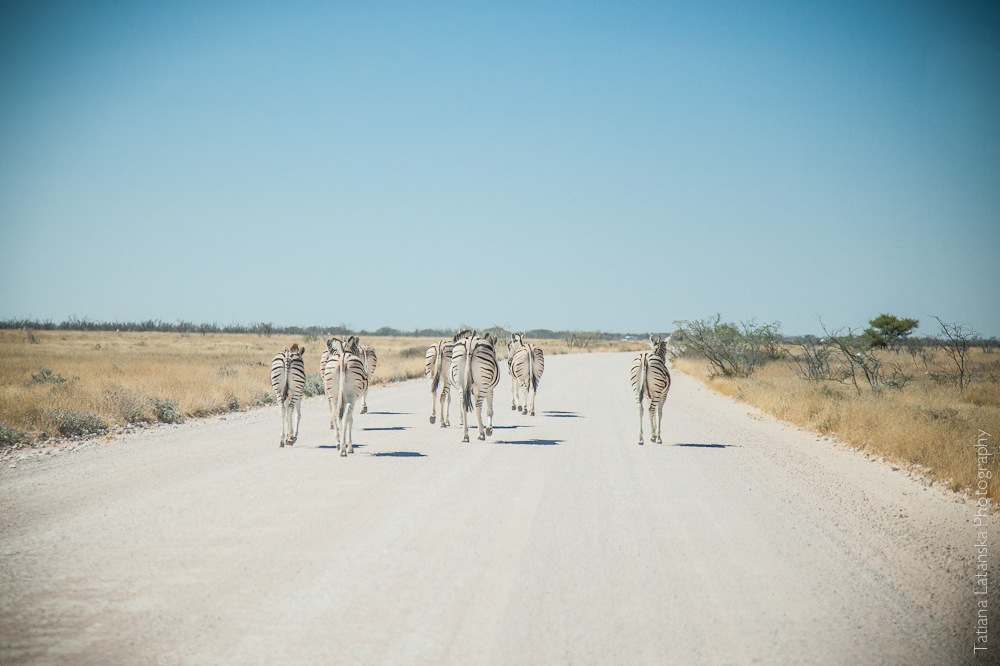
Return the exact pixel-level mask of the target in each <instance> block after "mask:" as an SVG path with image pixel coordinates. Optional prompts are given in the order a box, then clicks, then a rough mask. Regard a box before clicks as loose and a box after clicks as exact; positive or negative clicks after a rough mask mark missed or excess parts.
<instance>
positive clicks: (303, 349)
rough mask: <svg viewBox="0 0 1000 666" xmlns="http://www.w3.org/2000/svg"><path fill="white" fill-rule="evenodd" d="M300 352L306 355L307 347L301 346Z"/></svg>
mask: <svg viewBox="0 0 1000 666" xmlns="http://www.w3.org/2000/svg"><path fill="white" fill-rule="evenodd" d="M299 354H301V355H302V356H305V355H306V348H305V347H299Z"/></svg>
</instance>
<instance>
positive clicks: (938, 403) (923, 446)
mask: <svg viewBox="0 0 1000 666" xmlns="http://www.w3.org/2000/svg"><path fill="white" fill-rule="evenodd" d="M674 367H676V368H677V369H679V370H681V371H682V372H685V373H687V374H691V375H694V376H695V377H697V378H698V379H700V380H701V381H702V382H704V383H705V384H706V385H708V386H709V387H710V388H712V389H714V390H716V391H718V392H719V393H722V394H725V395H729V396H732V397H734V398H736V399H738V400H741V401H743V402H747V403H749V404H751V405H753V406H755V407H757V408H759V409H761V410H762V411H765V412H768V413H770V414H773V415H774V416H776V417H778V418H779V419H782V420H784V421H788V422H790V423H794V424H795V425H798V426H800V427H804V428H808V429H810V430H814V431H816V432H819V433H823V434H826V435H833V436H836V438H837V439H838V440H840V441H842V442H845V443H849V444H851V445H854V446H856V447H859V448H861V449H863V450H865V451H867V452H869V453H871V454H873V455H878V456H884V457H885V458H887V459H888V460H891V461H894V462H896V463H901V464H907V463H912V464H915V465H919V466H921V467H922V468H926V469H924V470H923V471H924V472H925V473H928V474H930V476H931V477H932V478H934V479H937V480H940V481H947V482H948V483H949V485H950V486H951V487H952V488H953V489H956V490H957V489H964V488H970V487H972V485H973V484H974V483H975V481H976V474H977V460H976V458H975V457H974V449H973V444H975V443H976V439H977V437H978V435H979V432H980V430H984V431H986V432H988V433H991V434H992V435H993V436H994V437H993V442H994V443H995V445H996V446H998V447H1000V391H998V386H997V384H996V383H994V382H991V381H985V382H982V383H973V384H972V385H971V386H970V387H969V388H967V389H966V390H965V392H964V395H963V393H961V392H960V391H959V390H958V388H957V387H956V386H955V385H954V384H952V383H950V382H949V383H942V382H938V381H934V379H933V375H932V374H931V373H928V374H927V375H926V376H923V375H922V376H918V377H917V378H916V379H915V380H914V381H912V382H910V383H909V384H907V385H906V386H905V387H904V388H902V389H898V390H883V391H880V392H870V391H866V392H864V393H862V394H861V395H858V394H857V392H856V391H855V390H854V388H853V387H848V386H845V385H842V384H838V383H836V382H807V381H804V380H803V379H801V378H800V377H798V376H796V374H795V372H794V369H793V368H792V367H791V366H790V365H789V364H787V363H771V364H768V365H766V366H764V367H763V368H761V369H760V370H759V371H758V373H757V374H756V375H755V376H754V377H753V378H751V379H732V378H724V377H714V378H710V377H709V374H710V370H709V368H708V365H707V362H705V361H704V360H703V359H691V358H681V359H677V360H675V361H674ZM991 460H992V461H994V462H991V463H990V470H991V471H992V473H993V474H994V475H997V474H1000V461H998V460H997V458H996V457H994V458H991ZM990 495H991V497H992V498H993V499H997V498H998V497H1000V484H991V485H990Z"/></svg>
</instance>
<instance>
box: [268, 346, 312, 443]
mask: <svg viewBox="0 0 1000 666" xmlns="http://www.w3.org/2000/svg"><path fill="white" fill-rule="evenodd" d="M305 353H306V350H305V347H299V346H298V345H297V344H294V345H292V347H291V349H285V350H284V351H283V352H281V353H280V354H277V355H276V356H275V357H274V359H273V360H272V361H271V388H272V389H273V390H274V396H275V397H276V398H277V400H278V405H279V406H280V408H281V439H280V440H279V444H280V446H281V447H284V446H285V444H294V443H295V440H296V439H298V436H299V424H298V420H295V422H294V423H293V417H294V416H296V415H297V416H298V417H299V419H301V418H302V395H303V394H304V393H305V388H306V364H305V362H304V361H303V360H302V357H303V356H304V355H305Z"/></svg>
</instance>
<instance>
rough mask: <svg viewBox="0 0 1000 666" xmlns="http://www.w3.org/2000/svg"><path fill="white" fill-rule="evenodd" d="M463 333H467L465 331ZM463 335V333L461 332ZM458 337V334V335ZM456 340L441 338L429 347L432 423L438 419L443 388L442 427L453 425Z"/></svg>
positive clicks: (427, 365) (427, 371) (426, 357)
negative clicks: (439, 393) (453, 351)
mask: <svg viewBox="0 0 1000 666" xmlns="http://www.w3.org/2000/svg"><path fill="white" fill-rule="evenodd" d="M463 333H467V332H466V331H463ZM459 335H461V334H459ZM456 337H458V336H456ZM454 347H455V341H454V340H439V341H438V342H436V343H434V344H432V345H430V346H429V347H427V353H425V354H424V374H425V375H427V379H428V380H429V381H430V384H431V423H432V424H433V423H434V422H435V421H436V420H437V403H438V389H440V390H441V398H440V402H441V427H442V428H447V427H448V426H450V425H451V390H450V389H451V381H450V379H449V377H450V376H451V353H452V349H454Z"/></svg>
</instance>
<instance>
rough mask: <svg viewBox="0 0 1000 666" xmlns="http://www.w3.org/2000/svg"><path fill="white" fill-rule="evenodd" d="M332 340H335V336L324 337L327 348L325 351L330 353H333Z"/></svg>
mask: <svg viewBox="0 0 1000 666" xmlns="http://www.w3.org/2000/svg"><path fill="white" fill-rule="evenodd" d="M334 340H336V338H327V339H326V348H327V351H329V352H330V353H331V354H332V353H333V341H334Z"/></svg>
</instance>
